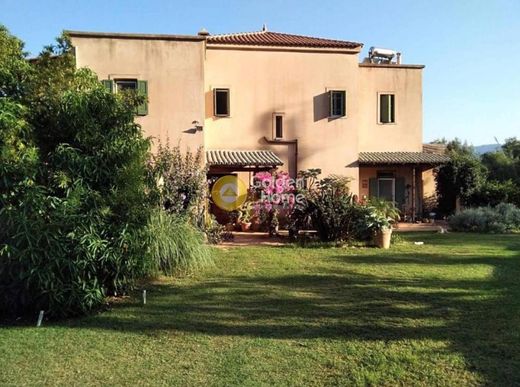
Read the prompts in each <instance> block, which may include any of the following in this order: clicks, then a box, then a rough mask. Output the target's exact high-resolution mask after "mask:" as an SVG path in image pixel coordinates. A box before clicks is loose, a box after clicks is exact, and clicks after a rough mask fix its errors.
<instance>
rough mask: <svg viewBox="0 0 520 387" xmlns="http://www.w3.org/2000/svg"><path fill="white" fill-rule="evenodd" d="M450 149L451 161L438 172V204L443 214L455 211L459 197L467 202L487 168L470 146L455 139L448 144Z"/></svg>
mask: <svg viewBox="0 0 520 387" xmlns="http://www.w3.org/2000/svg"><path fill="white" fill-rule="evenodd" d="M448 150H449V156H450V161H449V162H448V163H446V164H445V165H443V166H442V167H440V168H439V169H438V170H437V173H436V182H437V185H436V190H437V198H438V206H439V211H440V213H442V214H451V213H453V211H454V210H455V207H456V201H457V198H459V199H460V200H461V201H462V203H466V201H467V200H468V199H469V198H470V197H471V195H473V194H474V193H475V192H476V191H477V190H478V189H479V188H480V186H481V184H482V183H483V181H484V179H485V168H484V167H483V166H482V164H481V162H480V160H479V159H478V157H477V156H476V155H475V154H474V153H473V152H472V150H471V149H470V148H468V147H467V146H463V145H461V144H460V142H459V141H457V140H455V141H453V142H452V143H450V144H448Z"/></svg>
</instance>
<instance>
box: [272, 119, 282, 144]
mask: <svg viewBox="0 0 520 387" xmlns="http://www.w3.org/2000/svg"><path fill="white" fill-rule="evenodd" d="M283 116H284V114H283V113H274V114H273V138H274V139H275V140H280V139H282V138H283V129H284V128H283Z"/></svg>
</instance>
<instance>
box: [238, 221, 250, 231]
mask: <svg viewBox="0 0 520 387" xmlns="http://www.w3.org/2000/svg"><path fill="white" fill-rule="evenodd" d="M240 228H241V229H242V231H243V232H246V231H249V230H251V222H248V223H240Z"/></svg>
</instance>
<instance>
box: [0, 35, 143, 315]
mask: <svg viewBox="0 0 520 387" xmlns="http://www.w3.org/2000/svg"><path fill="white" fill-rule="evenodd" d="M0 42H1V43H2V45H0V58H1V59H2V61H1V62H0V88H1V89H0V93H1V95H0V158H1V160H0V161H1V165H0V173H1V176H0V182H1V183H0V189H1V192H0V226H1V229H0V314H2V313H4V314H5V313H12V314H15V315H20V314H24V313H34V312H35V311H38V310H40V309H44V310H46V311H47V312H49V313H50V314H51V315H53V316H70V315H77V314H83V313H86V312H88V311H91V310H93V309H96V308H99V307H100V306H101V305H102V304H103V302H104V299H105V296H106V295H110V294H113V295H115V294H121V293H124V292H126V291H127V290H128V289H129V288H130V287H131V286H132V285H133V283H134V282H135V280H136V279H139V278H141V277H142V276H143V275H145V274H146V273H147V267H146V266H147V262H146V260H145V258H144V257H145V250H146V246H145V245H144V243H142V241H143V240H146V238H143V234H144V233H145V232H146V229H145V228H146V224H147V219H148V217H149V206H148V204H147V203H148V202H147V197H146V195H145V192H146V189H145V188H146V187H145V176H146V170H145V160H146V159H147V157H148V149H149V142H148V140H146V139H144V138H143V135H142V131H141V128H140V127H139V126H138V125H137V124H135V123H134V116H133V112H134V111H135V107H136V103H137V102H139V101H138V98H137V99H135V100H132V99H128V98H126V97H124V96H121V95H114V94H111V93H110V92H108V91H107V90H106V89H105V88H104V87H103V85H102V84H101V83H100V82H99V81H98V80H97V78H96V76H95V75H94V74H93V73H91V72H90V71H88V70H85V69H81V70H76V69H75V67H74V61H73V60H72V59H71V58H72V50H71V47H70V45H69V43H68V40H67V39H66V37H62V38H59V39H58V41H57V44H56V45H54V46H49V47H47V48H46V49H45V50H44V52H43V53H42V54H41V55H40V56H39V57H38V58H37V59H36V60H34V61H31V62H28V61H26V60H25V54H24V53H23V51H22V48H23V44H21V42H20V41H19V40H18V39H16V38H14V37H13V36H11V35H10V34H9V33H8V31H7V30H6V29H5V28H3V27H1V28H0ZM4 43H5V44H4Z"/></svg>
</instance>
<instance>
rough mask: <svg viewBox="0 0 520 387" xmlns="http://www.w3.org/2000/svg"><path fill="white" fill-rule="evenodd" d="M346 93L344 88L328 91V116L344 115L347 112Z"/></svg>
mask: <svg viewBox="0 0 520 387" xmlns="http://www.w3.org/2000/svg"><path fill="white" fill-rule="evenodd" d="M346 110H347V93H346V91H345V90H331V91H329V117H331V118H338V117H344V116H345V115H346V114H347V113H346Z"/></svg>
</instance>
